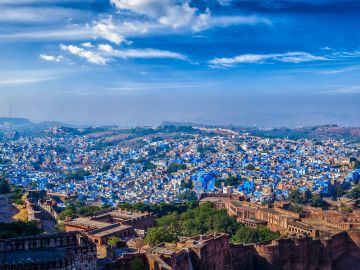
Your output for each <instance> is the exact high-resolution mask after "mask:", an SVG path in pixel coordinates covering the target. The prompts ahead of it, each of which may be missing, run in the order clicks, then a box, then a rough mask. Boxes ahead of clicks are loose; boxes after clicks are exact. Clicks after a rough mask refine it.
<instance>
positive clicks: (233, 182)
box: [215, 176, 243, 188]
mask: <svg viewBox="0 0 360 270" xmlns="http://www.w3.org/2000/svg"><path fill="white" fill-rule="evenodd" d="M242 181H243V179H242V178H241V177H240V176H229V177H228V178H226V179H216V181H215V187H217V188H220V187H221V183H224V185H225V186H226V187H229V186H232V187H237V186H238V185H240V184H241V182H242Z"/></svg>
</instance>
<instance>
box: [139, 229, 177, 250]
mask: <svg viewBox="0 0 360 270" xmlns="http://www.w3.org/2000/svg"><path fill="white" fill-rule="evenodd" d="M176 240H177V238H176V235H175V234H174V233H172V232H171V231H170V230H168V229H167V228H164V227H154V228H151V229H150V230H149V231H148V233H147V234H146V236H145V240H144V242H145V243H146V244H149V245H152V246H156V245H158V244H160V243H162V242H166V243H172V242H175V241H176Z"/></svg>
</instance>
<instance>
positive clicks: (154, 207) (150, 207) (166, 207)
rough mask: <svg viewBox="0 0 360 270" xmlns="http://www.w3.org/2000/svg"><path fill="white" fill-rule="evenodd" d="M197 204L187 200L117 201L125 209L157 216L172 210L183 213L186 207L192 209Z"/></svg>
mask: <svg viewBox="0 0 360 270" xmlns="http://www.w3.org/2000/svg"><path fill="white" fill-rule="evenodd" d="M196 206H197V203H196V202H188V203H181V204H167V203H160V204H145V203H136V204H131V203H119V204H118V207H119V208H122V209H126V210H138V211H142V212H149V213H153V214H155V215H156V216H157V217H162V216H165V215H167V214H169V213H172V212H177V213H183V212H185V211H187V210H188V209H193V208H195V207H196Z"/></svg>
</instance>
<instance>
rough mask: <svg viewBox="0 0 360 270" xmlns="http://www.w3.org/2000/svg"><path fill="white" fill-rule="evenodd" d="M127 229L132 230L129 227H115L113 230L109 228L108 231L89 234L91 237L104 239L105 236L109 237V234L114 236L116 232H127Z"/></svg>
mask: <svg viewBox="0 0 360 270" xmlns="http://www.w3.org/2000/svg"><path fill="white" fill-rule="evenodd" d="M129 228H132V227H131V226H126V225H121V226H117V227H113V228H109V229H104V230H102V231H100V232H95V233H91V232H89V234H90V235H92V236H97V237H104V236H107V235H111V234H115V233H117V232H121V231H123V230H127V229H129Z"/></svg>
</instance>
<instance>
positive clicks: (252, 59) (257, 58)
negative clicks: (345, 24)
mask: <svg viewBox="0 0 360 270" xmlns="http://www.w3.org/2000/svg"><path fill="white" fill-rule="evenodd" d="M325 60H330V59H328V58H326V57H323V56H315V55H312V54H310V53H306V52H287V53H281V54H243V55H238V56H235V57H232V58H214V59H212V60H210V61H209V64H210V65H212V66H222V67H232V66H235V65H237V64H243V63H256V64H263V63H265V62H266V61H276V62H285V63H295V64H297V63H302V62H310V61H325Z"/></svg>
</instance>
